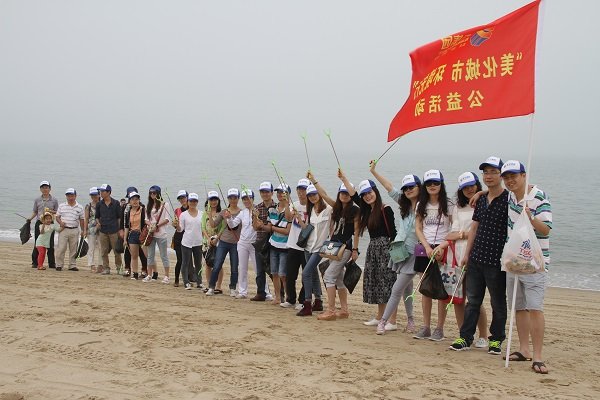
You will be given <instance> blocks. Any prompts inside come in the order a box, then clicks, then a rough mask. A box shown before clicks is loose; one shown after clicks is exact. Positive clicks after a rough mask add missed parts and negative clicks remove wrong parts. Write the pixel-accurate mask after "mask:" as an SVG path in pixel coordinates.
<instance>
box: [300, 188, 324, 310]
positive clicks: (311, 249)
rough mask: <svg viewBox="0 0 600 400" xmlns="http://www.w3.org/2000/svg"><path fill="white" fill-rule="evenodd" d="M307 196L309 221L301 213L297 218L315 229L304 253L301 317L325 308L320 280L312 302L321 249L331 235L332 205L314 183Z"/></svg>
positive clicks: (304, 224) (307, 191) (303, 224)
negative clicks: (326, 201) (321, 298)
mask: <svg viewBox="0 0 600 400" xmlns="http://www.w3.org/2000/svg"><path fill="white" fill-rule="evenodd" d="M306 196H307V198H308V202H307V204H306V212H307V214H308V221H307V222H306V223H305V222H304V221H303V220H302V217H301V216H300V215H297V216H296V220H297V221H298V223H299V224H300V225H301V226H302V227H303V228H304V227H305V226H306V225H307V224H311V225H312V226H313V227H314V229H313V231H312V232H311V234H310V236H309V237H308V242H307V243H306V247H305V248H304V254H305V256H306V266H305V267H304V270H303V271H302V283H303V284H304V307H302V309H301V310H300V311H298V313H297V314H296V315H297V316H299V317H305V316H308V315H312V311H313V309H314V310H315V311H322V310H323V302H322V301H321V300H320V297H321V284H320V282H319V286H318V288H315V289H316V290H315V292H316V293H317V294H316V295H315V303H314V304H312V293H313V284H314V283H313V281H314V279H313V278H314V274H318V273H319V270H318V268H317V266H318V265H319V262H320V261H321V256H320V255H319V250H320V249H321V246H322V245H323V242H324V241H325V240H327V237H328V236H329V219H330V217H331V206H330V205H329V204H326V203H325V201H323V198H322V197H321V196H320V195H319V192H318V191H317V188H315V186H314V185H309V186H308V187H307V188H306ZM317 296H318V298H317Z"/></svg>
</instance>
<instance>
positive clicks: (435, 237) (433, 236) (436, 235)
mask: <svg viewBox="0 0 600 400" xmlns="http://www.w3.org/2000/svg"><path fill="white" fill-rule="evenodd" d="M417 208H418V206H417ZM453 211H454V204H453V203H452V202H451V201H450V200H448V215H449V216H451V215H452V212H453ZM425 213H426V214H427V216H426V217H425V219H424V220H423V235H424V236H425V240H427V243H429V244H431V245H436V244H440V243H442V242H443V241H444V240H446V236H448V232H449V231H450V225H451V218H450V217H448V216H446V215H444V214H442V216H441V218H440V216H439V214H438V204H436V205H433V204H431V203H427V207H426V208H425ZM438 225H439V226H438Z"/></svg>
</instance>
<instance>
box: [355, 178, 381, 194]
mask: <svg viewBox="0 0 600 400" xmlns="http://www.w3.org/2000/svg"><path fill="white" fill-rule="evenodd" d="M374 187H377V186H376V185H375V182H373V181H372V180H370V179H365V180H364V181H362V182H360V183H359V184H358V194H359V195H361V196H362V195H363V194H366V193H369V192H371V191H372V190H373V188H374Z"/></svg>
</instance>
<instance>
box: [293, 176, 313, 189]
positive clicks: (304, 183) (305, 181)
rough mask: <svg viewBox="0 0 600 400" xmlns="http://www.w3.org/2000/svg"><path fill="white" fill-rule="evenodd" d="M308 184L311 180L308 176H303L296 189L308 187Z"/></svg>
mask: <svg viewBox="0 0 600 400" xmlns="http://www.w3.org/2000/svg"><path fill="white" fill-rule="evenodd" d="M308 185H310V181H309V180H308V179H306V178H302V179H300V180H299V181H298V184H297V185H296V189H297V188H303V189H306V188H307V187H308Z"/></svg>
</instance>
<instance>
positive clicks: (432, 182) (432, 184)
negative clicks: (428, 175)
mask: <svg viewBox="0 0 600 400" xmlns="http://www.w3.org/2000/svg"><path fill="white" fill-rule="evenodd" d="M441 184H442V182H437V181H429V182H425V186H427V187H429V186H440V185H441Z"/></svg>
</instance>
